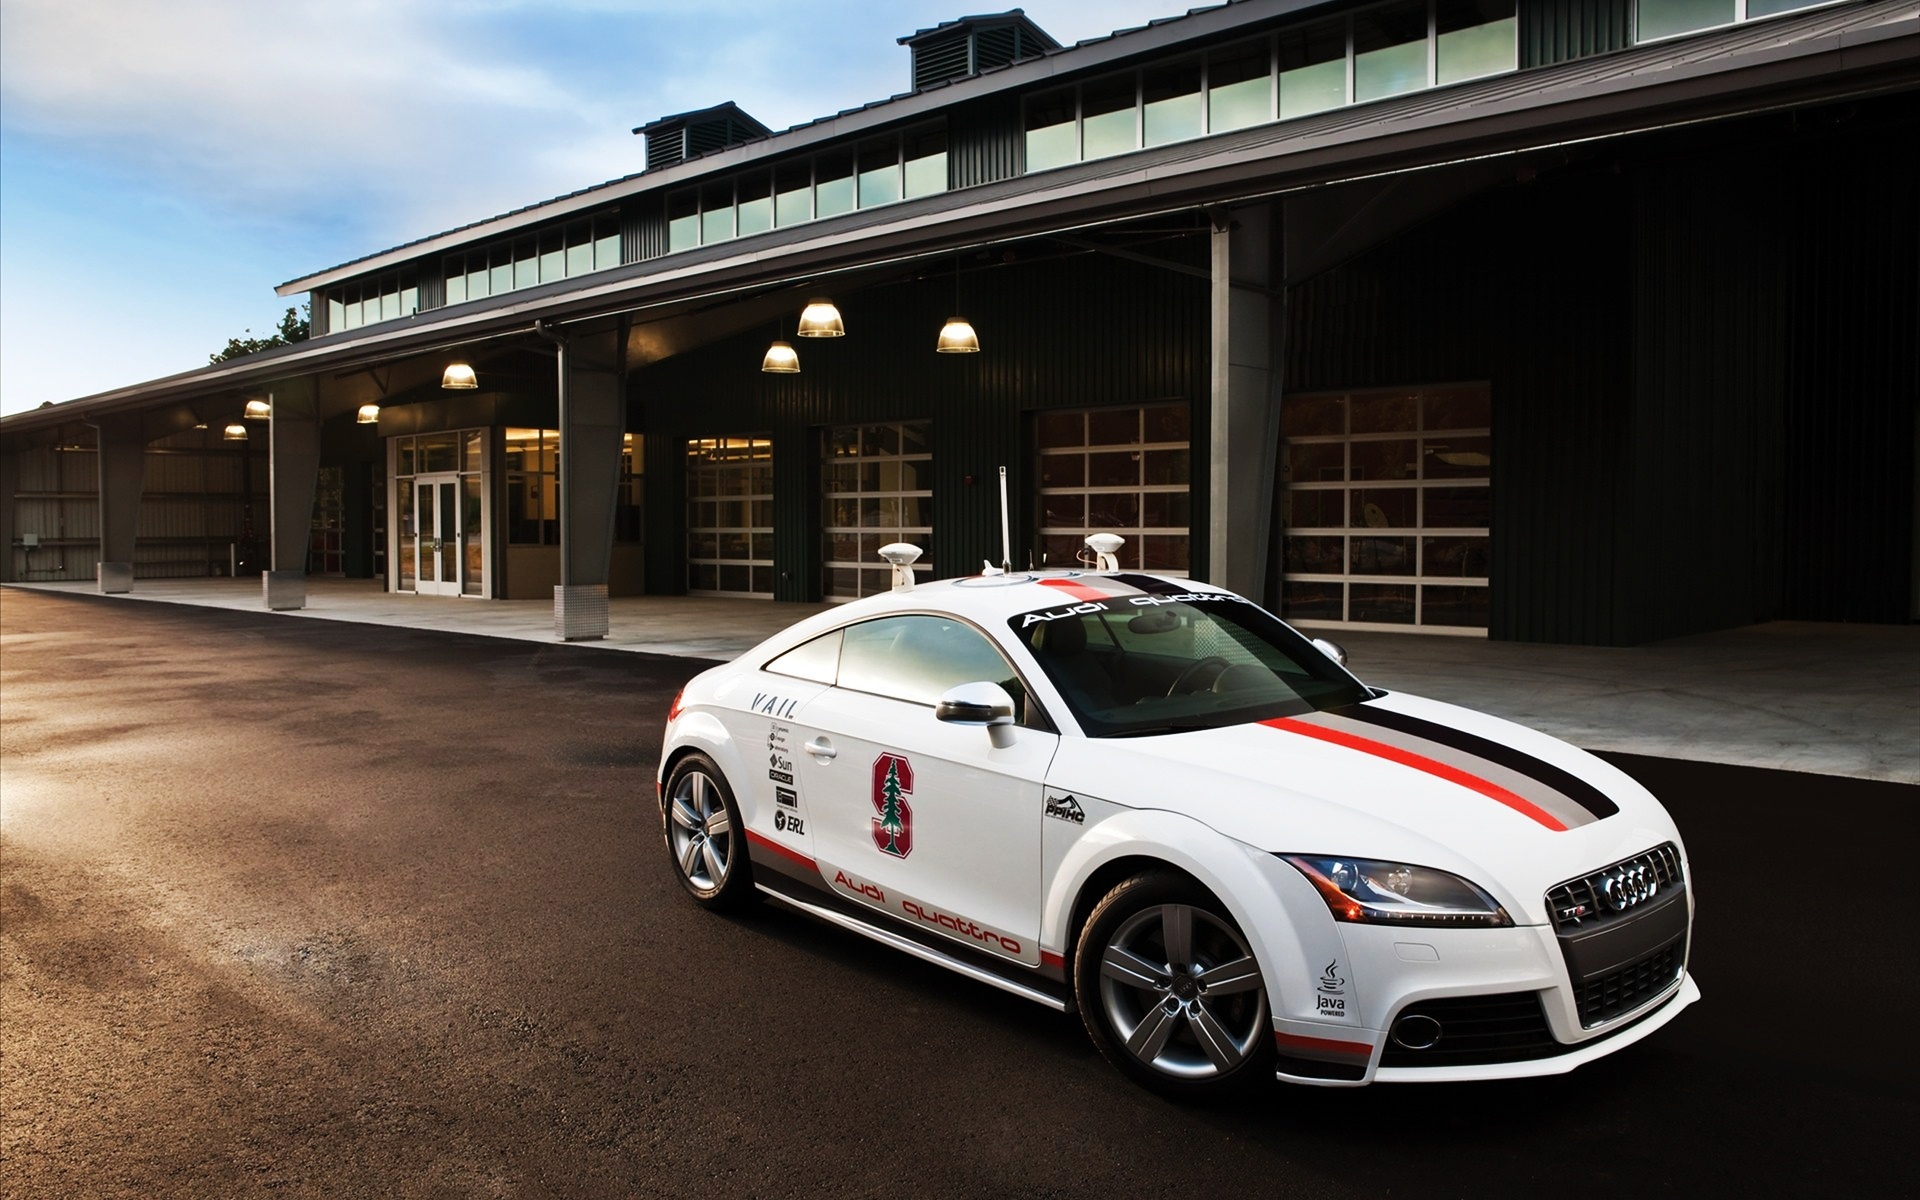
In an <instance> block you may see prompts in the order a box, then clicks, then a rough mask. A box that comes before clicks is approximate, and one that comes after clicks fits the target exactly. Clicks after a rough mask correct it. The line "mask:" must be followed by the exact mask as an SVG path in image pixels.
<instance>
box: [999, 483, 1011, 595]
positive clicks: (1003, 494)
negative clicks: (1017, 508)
mask: <svg viewBox="0 0 1920 1200" xmlns="http://www.w3.org/2000/svg"><path fill="white" fill-rule="evenodd" d="M1000 569H1001V570H1002V571H1011V570H1013V538H1012V536H1011V535H1009V534H1008V532H1007V469H1006V468H1005V467H1001V468H1000Z"/></svg>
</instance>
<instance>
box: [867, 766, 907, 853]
mask: <svg viewBox="0 0 1920 1200" xmlns="http://www.w3.org/2000/svg"><path fill="white" fill-rule="evenodd" d="M911 795H913V764H912V763H911V762H908V761H907V760H906V759H905V758H903V757H902V756H900V755H898V754H893V753H886V754H882V755H881V756H880V757H878V758H876V759H874V760H873V811H874V818H873V844H874V846H875V847H877V848H878V849H879V851H880V852H881V853H882V854H891V855H893V856H894V857H895V858H905V857H906V856H907V855H909V854H912V853H913V805H912V804H910V803H908V801H907V797H908V796H911Z"/></svg>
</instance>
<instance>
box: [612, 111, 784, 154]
mask: <svg viewBox="0 0 1920 1200" xmlns="http://www.w3.org/2000/svg"><path fill="white" fill-rule="evenodd" d="M634 132H635V133H638V134H644V135H645V136H646V139H647V170H649V171H658V170H660V169H661V168H662V167H671V166H674V165H676V164H678V163H683V162H686V161H687V160H688V159H690V158H699V157H700V156H701V155H702V154H712V153H713V152H715V151H716V150H725V149H726V148H727V147H729V146H738V145H740V144H742V143H744V142H751V141H754V140H756V139H758V138H763V137H771V136H772V135H773V131H772V130H771V129H768V128H767V127H766V126H765V125H762V124H761V123H760V122H758V121H756V120H754V119H753V118H752V117H750V116H748V115H747V114H746V113H744V112H742V111H741V110H740V106H739V105H737V104H735V103H734V102H733V101H731V100H729V101H727V102H726V103H725V104H716V105H714V106H713V107H712V108H702V109H698V110H696V111H694V112H683V113H674V114H673V115H672V116H667V117H661V118H660V119H659V120H657V121H651V122H649V123H647V124H645V125H642V126H640V128H638V129H636V130H634Z"/></svg>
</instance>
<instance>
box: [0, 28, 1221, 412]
mask: <svg viewBox="0 0 1920 1200" xmlns="http://www.w3.org/2000/svg"><path fill="white" fill-rule="evenodd" d="M1013 2H1018V0H1010V2H1009V4H1008V6H1009V7H1011V4H1012V3H1013ZM1021 7H1023V8H1025V10H1026V12H1027V15H1028V17H1029V18H1031V19H1032V20H1033V21H1035V22H1036V23H1037V24H1039V25H1040V27H1041V28H1043V29H1045V30H1046V31H1047V32H1048V33H1050V34H1052V35H1053V36H1054V37H1055V38H1056V39H1058V40H1059V41H1060V42H1061V43H1063V44H1067V45H1071V44H1072V43H1074V42H1076V41H1079V40H1081V39H1084V38H1090V37H1098V36H1101V35H1103V34H1106V33H1108V32H1110V31H1112V30H1114V29H1118V28H1126V27H1130V26H1135V25H1140V24H1144V23H1145V22H1147V21H1148V20H1151V19H1154V18H1157V17H1166V16H1173V15H1176V14H1178V13H1180V12H1182V11H1185V9H1186V7H1187V0H1024V2H1023V3H1021ZM991 11H999V7H998V6H997V5H993V4H986V5H981V4H979V3H978V0H815V2H814V3H813V4H810V5H802V4H795V3H793V2H792V0H777V2H776V0H540V2H536V0H327V2H326V3H310V2H307V0H273V2H271V3H263V2H262V0H168V2H167V3H164V4H163V3H157V2H155V0H3V2H0V413H13V412H20V411H23V410H25V409H29V408H36V407H38V406H39V405H40V404H41V403H43V402H45V401H56V402H58V401H65V400H72V399H77V398H79V397H82V396H89V395H93V394H95V393H97V392H102V391H107V390H111V389H114V388H120V387H125V386H128V385H131V384H135V383H141V382H144V381H146V380H149V379H157V378H160V377H162V376H165V375H171V374H174V373H176V372H179V371H185V370H190V369H192V368H194V367H198V366H204V365H205V364H206V362H207V356H208V355H210V354H212V353H213V352H215V351H217V350H219V349H221V348H222V347H224V346H225V345H226V342H227V339H228V338H229V337H234V336H240V335H242V334H243V333H244V332H246V331H251V332H252V333H253V334H254V335H256V336H265V335H267V334H269V333H271V332H272V331H273V330H274V328H275V327H276V326H277V324H278V323H279V320H280V316H281V314H282V313H283V312H285V310H286V308H287V306H288V304H289V303H290V302H292V303H299V302H300V300H301V298H300V297H289V298H286V299H282V298H280V297H277V296H275V295H274V293H273V288H274V285H276V284H279V283H282V282H284V281H286V280H289V279H295V278H298V277H300V276H303V275H306V274H309V273H311V272H314V271H317V270H320V269H322V268H325V267H330V266H333V265H335V264H338V263H341V262H345V261H347V260H349V259H353V258H358V257H360V256H361V255H364V254H369V253H372V252H375V251H379V250H384V249H386V248H388V247H390V246H395V245H398V244H400V243H402V242H408V241H412V240H413V239H415V238H419V237H424V236H427V235H429V234H433V233H438V232H441V231H443V230H446V229H451V228H454V227H456V226H460V225H464V224H466V223H468V222H470V221H474V220H478V219H481V218H484V217H489V216H492V215H494V214H496V213H501V212H505V211H507V210H509V209H513V208H519V207H521V206H523V205H526V204H529V203H533V202H536V201H539V200H544V199H547V198H549V197H552V196H557V195H561V194H564V193H567V192H571V191H575V190H577V189H579V188H582V187H587V186H591V185H593V184H596V183H600V182H602V181H604V180H609V179H616V178H619V177H621V176H623V175H629V174H632V173H633V172H635V171H638V170H639V169H641V167H642V166H644V165H645V155H644V153H643V150H644V147H643V144H642V139H640V138H637V137H635V136H633V134H632V130H633V129H634V128H635V127H636V126H639V125H643V124H645V123H646V122H648V121H651V120H653V119H654V118H656V117H660V116H664V115H666V114H668V113H675V112H685V111H688V110H690V109H696V108H705V107H707V106H709V105H712V104H718V103H721V102H723V101H727V100H732V101H735V102H737V103H738V104H739V105H740V107H741V108H743V109H745V110H746V111H747V112H749V113H751V114H752V115H753V116H754V117H756V118H758V119H759V120H760V121H761V122H762V123H763V124H765V125H767V126H769V127H770V128H772V129H775V130H780V129H785V128H786V127H788V126H790V125H795V124H799V123H801V122H804V121H810V120H813V119H814V118H816V117H822V116H827V115H830V114H832V113H835V112H838V111H840V110H842V109H846V108H853V107H856V106H858V105H861V104H865V103H868V102H870V101H873V100H878V99H882V98H884V97H887V96H890V95H893V94H895V93H898V92H903V91H905V90H907V87H908V83H909V65H910V57H909V52H908V51H907V48H906V47H904V46H900V45H898V44H896V42H895V39H896V38H898V37H900V36H902V35H904V34H910V33H912V32H914V31H915V30H918V29H922V28H926V27H928V26H931V25H935V24H938V23H939V22H941V21H944V20H951V19H952V18H954V17H957V16H961V15H964V14H966V13H970V12H991Z"/></svg>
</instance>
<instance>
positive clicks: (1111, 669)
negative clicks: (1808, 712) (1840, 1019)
mask: <svg viewBox="0 0 1920 1200" xmlns="http://www.w3.org/2000/svg"><path fill="white" fill-rule="evenodd" d="M909 579H910V577H909ZM1342 657H1344V656H1342V655H1340V654H1339V653H1338V648H1337V647H1334V646H1332V645H1331V644H1330V643H1324V642H1313V641H1309V640H1308V639H1307V638H1306V637H1304V636H1302V635H1301V634H1300V633H1298V632H1296V631H1295V630H1294V629H1292V628H1291V627H1289V626H1288V625H1286V624H1285V623H1284V622H1282V621H1280V620H1279V619H1278V618H1276V617H1274V616H1272V615H1271V614H1269V613H1267V612H1266V611H1264V610H1263V609H1261V608H1260V607H1259V606H1258V605H1256V604H1254V603H1252V602H1251V601H1248V600H1246V599H1244V598H1242V597H1240V596H1237V595H1235V594H1233V593H1231V592H1227V591H1224V590H1222V589H1220V588H1216V587H1211V586H1208V585H1205V584H1200V583H1196V582H1194V581H1191V580H1187V579H1178V578H1163V577H1159V576H1155V575H1147V574H1135V573H1128V572H1119V571H1104V572H1102V571H1092V572H1041V573H1012V574H988V575H982V576H976V577H972V578H965V579H953V580H947V581H942V582H936V583H922V584H920V585H918V586H913V585H912V584H911V583H910V582H909V583H907V584H906V586H905V587H903V588H899V589H896V590H895V591H892V592H889V593H886V594H882V595H878V596H871V597H868V598H866V599H862V600H858V601H854V602H852V603H849V604H846V605H844V606H841V607H838V608H836V609H834V610H832V611H830V612H824V613H821V614H818V615H816V616H812V617H809V618H807V619H806V620H803V621H801V622H799V623H798V624H796V625H794V626H792V627H791V628H789V629H787V630H786V631H785V632H783V633H781V634H779V635H777V636H775V637H773V638H770V639H768V640H767V641H766V642H763V643H762V644H761V645H759V646H758V647H756V648H755V649H753V650H752V651H749V652H748V653H747V654H746V655H744V656H742V657H741V658H740V659H739V660H738V661H736V662H733V663H731V664H728V665H726V666H722V667H716V668H714V669H713V670H710V671H707V672H705V673H704V674H702V675H700V676H698V677H696V678H695V679H693V680H692V681H691V682H689V683H688V684H687V686H686V688H685V689H684V690H683V691H682V692H681V694H680V695H679V696H678V697H677V698H676V699H675V701H674V703H673V706H672V709H671V711H670V712H669V714H668V717H667V729H666V740H665V747H664V752H663V755H662V758H661V762H660V767H659V775H658V784H659V794H660V811H661V824H662V827H663V830H664V833H665V841H666V848H667V851H668V855H669V858H670V860H671V862H672V865H673V870H674V871H675V872H676V874H677V876H678V878H679V880H680V882H681V884H682V885H684V887H685V888H686V890H687V892H688V893H690V894H691V895H692V896H693V898H694V899H695V900H696V901H697V902H699V903H700V904H702V905H705V906H707V907H709V908H716V909H718V908H732V907H737V906H740V905H742V904H744V903H745V902H748V901H751V900H755V899H758V898H760V897H763V896H771V897H774V898H776V899H777V900H779V901H781V902H784V903H786V904H789V905H791V906H793V907H795V908H798V909H800V910H802V911H804V912H807V913H811V914H813V915H814V916H816V917H818V918H821V919H823V920H825V921H829V922H832V923H834V924H836V925H839V926H842V927H844V928H846V929H849V930H852V931H854V932H857V933H859V934H862V935H864V936H866V937H870V938H873V939H875V940H877V941H881V942H884V943H886V944H888V945H890V946H893V947H896V948H898V949H899V950H902V951H904V952H906V953H908V954H912V955H915V956H917V957H919V958H922V959H925V960H927V961H930V962H933V963H937V964H939V965H941V966H943V967H947V968H949V969H951V970H954V971H957V972H959V973H960V974H962V975H966V976H968V977H970V978H972V979H975V980H978V981H980V982H981V983H984V984H988V985H991V986H993V987H998V988H1002V989H1005V990H1007V991H1010V992H1013V993H1015V994H1018V995H1021V996H1025V997H1027V998H1029V999H1032V1000H1035V1001H1038V1002H1040V1003H1042V1004H1047V1005H1050V1006H1052V1007H1054V1008H1056V1009H1060V1010H1062V1011H1070V1010H1075V1009H1077V1010H1078V1012H1079V1015H1080V1017H1081V1019H1082V1021H1083V1022H1084V1023H1085V1025H1086V1028H1087V1032H1088V1034H1089V1035H1090V1036H1091V1037H1092V1040H1093V1042H1094V1044H1095V1045H1096V1046H1097V1047H1098V1048H1099V1050H1100V1052H1101V1054H1103V1055H1104V1056H1105V1057H1106V1058H1107V1059H1108V1060H1109V1061H1111V1062H1112V1063H1113V1064H1114V1065H1115V1066H1117V1067H1118V1068H1119V1069H1120V1070H1121V1071H1122V1072H1124V1073H1126V1074H1127V1075H1129V1076H1131V1077H1132V1078H1133V1079H1135V1080H1137V1081H1138V1082H1140V1083H1142V1084H1145V1085H1146V1086H1148V1087H1151V1088H1153V1089H1155V1090H1158V1091H1161V1092H1163V1093H1167V1094H1171V1095H1174V1096H1179V1097H1183V1098H1200V1097H1206V1096H1210V1095H1214V1094H1219V1093H1221V1092H1224V1091H1227V1090H1229V1089H1234V1088H1238V1087H1240V1086H1243V1085H1246V1084H1248V1083H1250V1082H1252V1081H1254V1080H1263V1079H1270V1078H1274V1077H1278V1078H1279V1079H1282V1080H1286V1081H1290V1082H1293V1083H1301V1084H1314V1085H1322V1086H1341V1085H1349V1086H1350V1085H1357V1084H1364V1083H1369V1082H1373V1081H1409V1080H1470V1079H1496V1078H1510V1077H1516V1076H1526V1075H1544V1074H1552V1073H1558V1072H1564V1071H1568V1070H1571V1069H1572V1068H1574V1067H1577V1066H1579V1065H1581V1064H1583V1063H1586V1062H1590V1061H1592V1060H1593V1059H1596V1058H1599V1057H1600V1056H1602V1055H1605V1054H1610V1053H1612V1052H1614V1051H1616V1050H1620V1049H1622V1048H1624V1047H1626V1046H1628V1045H1631V1044H1632V1043H1634V1042H1636V1041H1638V1040H1640V1039H1641V1038H1644V1037H1646V1036H1647V1035H1648V1034H1650V1033H1652V1032H1653V1031H1654V1030H1656V1029H1658V1028H1660V1027H1661V1026H1663V1025H1665V1024H1666V1023H1667V1022H1669V1021H1671V1020H1672V1019H1673V1018H1674V1017H1675V1016H1676V1015H1677V1014H1678V1013H1679V1012H1680V1010H1681V1009H1683V1008H1685V1007H1686V1006H1687V1005H1689V1004H1691V1003H1693V1001H1695V1000H1696V999H1698V998H1699V991H1698V990H1697V988H1696V987H1695V985H1694V982H1693V980H1692V978H1691V976H1690V975H1689V974H1688V971H1687V954H1688V945H1689V935H1690V932H1691V927H1692V915H1693V898H1692V892H1691V888H1690V883H1689V871H1688V863H1687V856H1686V849H1685V846H1684V845H1683V843H1682V842H1681V840H1680V835H1679V833H1678V831H1677V830H1676V829H1675V828H1674V824H1673V821H1672V820H1671V819H1670V818H1669V817H1668V815H1667V813H1666V811H1665V810H1664V809H1662V808H1661V806H1660V804H1659V803H1658V802H1657V801H1656V800H1655V799H1654V798H1653V797H1652V796H1651V795H1650V794H1648V792H1647V791H1646V790H1645V789H1644V788H1642V787H1641V786H1640V785H1639V784H1638V783H1635V782H1634V781H1633V780H1632V779H1630V778H1629V777H1627V776H1626V775H1625V774H1623V773H1622V772H1620V771H1619V770H1617V769H1615V768H1614V767H1612V766H1610V765H1608V764H1607V763H1605V762H1603V761H1601V760H1600V759H1598V758H1595V757H1593V756H1592V755H1589V754H1587V753H1585V752H1584V751H1581V750H1578V749H1575V748H1574V747H1572V746H1569V745H1566V744H1564V743H1562V742H1560V741H1557V740H1555V739H1553V738H1551V737H1548V736H1546V735H1545V734H1542V733H1539V732H1536V731H1534V730H1531V729H1527V728H1525V727H1523V726H1520V725H1516V724H1513V723H1512V722H1509V721H1504V720H1500V719H1498V718H1495V717H1491V716H1487V715H1485V714H1482V713H1478V712H1474V711H1471V710H1469V709H1464V708H1459V707H1455V706H1453V705H1449V704H1442V703H1438V702H1436V701H1433V700H1425V699H1421V698H1419V697H1417V696H1410V695H1405V694H1401V693H1397V692H1387V691H1382V690H1379V689H1377V688H1370V687H1368V686H1367V685H1366V684H1364V683H1362V682H1361V681H1360V680H1359V679H1357V678H1355V677H1354V676H1353V675H1352V674H1350V673H1349V672H1348V671H1347V670H1346V669H1345V667H1344V665H1343V663H1342V662H1341V661H1339V659H1340V658H1342Z"/></svg>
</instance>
